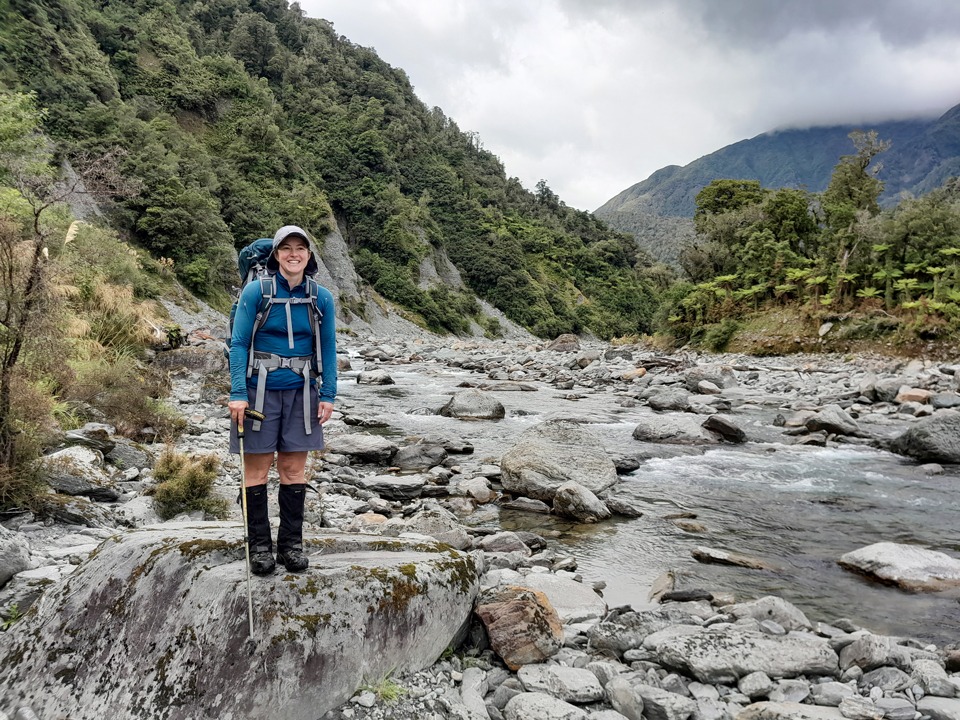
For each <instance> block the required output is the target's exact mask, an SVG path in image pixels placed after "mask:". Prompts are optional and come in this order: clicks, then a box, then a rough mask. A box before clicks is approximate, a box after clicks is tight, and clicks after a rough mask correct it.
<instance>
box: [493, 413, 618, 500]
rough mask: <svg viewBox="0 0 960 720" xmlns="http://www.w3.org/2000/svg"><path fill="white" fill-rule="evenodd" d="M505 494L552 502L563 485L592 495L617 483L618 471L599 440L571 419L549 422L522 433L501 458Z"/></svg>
mask: <svg viewBox="0 0 960 720" xmlns="http://www.w3.org/2000/svg"><path fill="white" fill-rule="evenodd" d="M500 470H501V472H502V476H501V482H502V483H503V487H504V489H505V490H507V491H508V492H511V493H514V494H516V495H523V496H525V497H530V498H535V499H537V500H543V501H545V502H552V501H553V497H554V495H555V494H556V492H557V490H558V489H559V488H560V486H561V485H563V484H564V483H567V482H570V481H571V480H573V481H574V482H577V483H579V484H580V485H582V486H583V487H585V488H587V489H588V490H590V492H592V493H593V494H594V495H596V494H599V493H601V492H603V491H604V490H606V489H607V488H610V487H613V486H614V485H616V484H617V468H616V466H615V465H614V464H613V460H611V459H610V457H609V455H607V453H606V451H605V450H604V449H603V443H602V442H601V441H600V438H599V437H597V436H596V435H595V434H594V433H592V432H590V431H589V430H587V429H586V428H584V427H583V426H581V425H580V424H578V423H575V422H573V421H571V420H548V421H546V422H543V423H540V424H539V425H535V426H534V427H532V428H530V429H528V430H526V431H524V432H523V433H522V434H521V435H520V437H519V438H518V439H517V443H516V445H514V446H513V447H512V448H510V449H509V450H507V452H506V453H504V455H503V457H502V458H501V459H500Z"/></svg>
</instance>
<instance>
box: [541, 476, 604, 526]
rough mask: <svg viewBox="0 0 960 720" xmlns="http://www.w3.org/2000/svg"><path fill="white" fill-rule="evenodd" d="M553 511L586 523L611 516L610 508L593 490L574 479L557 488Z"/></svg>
mask: <svg viewBox="0 0 960 720" xmlns="http://www.w3.org/2000/svg"><path fill="white" fill-rule="evenodd" d="M553 511H554V512H555V513H556V514H557V515H560V516H562V517H568V518H573V519H574V520H579V521H580V522H584V523H593V522H599V521H600V520H606V519H607V518H608V517H610V510H609V509H608V508H607V506H606V505H604V504H603V502H602V501H601V500H600V499H599V498H597V496H596V495H594V494H593V493H592V492H590V491H589V490H588V489H587V488H585V487H584V486H583V485H581V484H580V483H578V482H574V481H573V480H571V481H569V482H565V483H564V484H563V485H561V486H560V487H558V488H557V493H556V495H554V496H553Z"/></svg>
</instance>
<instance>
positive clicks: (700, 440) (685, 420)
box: [633, 415, 720, 445]
mask: <svg viewBox="0 0 960 720" xmlns="http://www.w3.org/2000/svg"><path fill="white" fill-rule="evenodd" d="M702 423H703V420H701V419H700V418H698V417H696V416H687V415H649V416H647V417H641V418H640V421H639V422H638V423H637V426H636V427H635V428H634V429H633V437H634V439H635V440H639V441H641V442H651V443H670V444H672V445H715V444H717V443H719V442H720V440H719V437H720V436H719V435H716V434H714V433H712V432H710V431H709V430H707V429H706V428H703V427H701V424H702Z"/></svg>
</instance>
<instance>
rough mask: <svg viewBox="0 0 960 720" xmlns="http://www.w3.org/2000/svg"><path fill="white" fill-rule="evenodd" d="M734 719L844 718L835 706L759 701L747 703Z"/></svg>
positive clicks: (815, 719)
mask: <svg viewBox="0 0 960 720" xmlns="http://www.w3.org/2000/svg"><path fill="white" fill-rule="evenodd" d="M736 720H846V718H845V717H844V716H843V715H842V714H841V713H840V711H839V710H838V709H837V708H835V707H824V706H822V705H806V704H804V703H793V702H759V703H754V704H753V705H748V706H747V707H745V708H744V709H743V710H742V711H741V712H740V713H739V714H737V716H736Z"/></svg>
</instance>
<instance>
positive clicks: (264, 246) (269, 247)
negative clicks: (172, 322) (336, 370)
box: [223, 238, 323, 435]
mask: <svg viewBox="0 0 960 720" xmlns="http://www.w3.org/2000/svg"><path fill="white" fill-rule="evenodd" d="M272 253H273V240H272V239H270V238H260V239H259V240H254V241H253V242H252V243H250V244H249V245H247V246H246V247H245V248H243V249H242V250H241V251H240V252H239V253H238V255H237V270H238V271H239V273H240V287H239V288H238V289H237V290H236V293H235V295H236V297H235V298H234V301H233V305H232V306H231V308H230V319H229V322H228V323H227V334H226V337H224V341H223V345H224V347H223V353H224V355H226V357H227V358H228V359H229V358H230V345H231V340H232V338H233V323H234V320H235V319H236V315H237V306H238V305H239V304H240V294H241V293H242V292H243V289H244V288H245V287H246V286H247V285H248V284H249V283H251V282H253V281H254V280H256V281H257V282H259V283H260V294H261V295H262V300H261V302H260V306H259V307H258V308H257V314H256V316H255V318H254V321H253V331H252V332H251V334H250V352H249V353H248V355H247V370H246V375H247V378H248V379H249V378H250V377H251V376H252V375H253V374H254V372H255V371H256V372H257V373H258V376H259V380H258V383H257V397H256V400H255V402H254V403H252V405H253V408H254V409H255V410H257V411H258V412H262V411H263V397H264V389H265V385H266V376H267V373H269V372H271V371H273V370H277V369H279V368H288V369H290V370H293V371H294V372H297V373H299V374H301V375H302V376H303V381H304V394H303V397H304V408H305V411H304V424H305V430H306V432H307V434H308V435H309V434H311V428H310V426H309V417H308V416H309V393H308V390H309V385H310V378H311V377H317V376H319V374H320V369H321V368H322V367H323V365H322V364H321V358H320V321H321V319H322V317H323V314H322V313H321V312H320V309H319V308H318V307H317V297H318V296H319V294H320V284H319V283H318V282H317V281H316V279H314V278H313V277H312V276H310V275H305V276H304V280H305V282H306V283H307V293H306V297H303V298H278V297H276V294H277V278H276V274H275V273H272V272H270V271H269V270H268V269H267V260H268V259H269V258H270V255H271V254H272ZM274 305H283V306H285V309H286V313H287V332H288V333H289V335H288V337H289V339H290V347H291V348H292V347H293V328H292V327H291V325H290V306H291V305H307V306H308V307H309V308H310V332H311V334H312V335H313V355H312V356H310V357H280V356H278V355H270V354H268V353H261V352H254V350H253V343H254V340H255V339H256V336H257V331H258V330H259V329H260V328H261V327H263V324H264V323H265V322H266V321H267V317H268V316H269V315H270V311H271V310H272V309H273V306H274ZM253 429H254V430H259V429H260V421H255V422H254V423H253Z"/></svg>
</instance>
